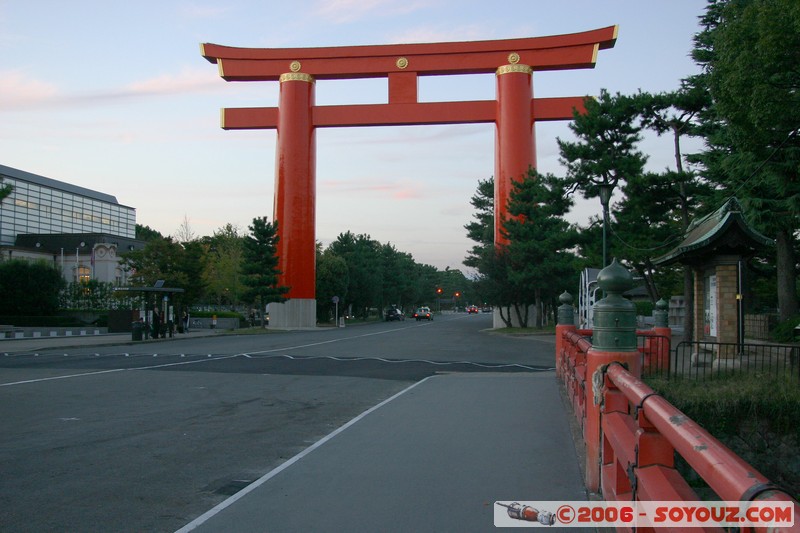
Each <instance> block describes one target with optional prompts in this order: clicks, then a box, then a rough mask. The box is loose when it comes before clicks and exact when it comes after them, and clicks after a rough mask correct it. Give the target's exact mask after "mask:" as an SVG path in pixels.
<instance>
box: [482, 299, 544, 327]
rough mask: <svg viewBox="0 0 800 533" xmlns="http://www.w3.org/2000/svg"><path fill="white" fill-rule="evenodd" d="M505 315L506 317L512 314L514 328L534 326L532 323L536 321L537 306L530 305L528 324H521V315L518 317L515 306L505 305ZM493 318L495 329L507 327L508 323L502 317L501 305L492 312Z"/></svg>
mask: <svg viewBox="0 0 800 533" xmlns="http://www.w3.org/2000/svg"><path fill="white" fill-rule="evenodd" d="M503 316H505V317H506V318H508V317H509V316H511V327H512V328H522V327H532V324H535V323H536V306H535V305H531V306H530V307H528V324H527V325H522V324H520V322H519V317H517V312H516V311H515V310H514V308H513V307H504V308H503ZM492 319H493V322H492V328H493V329H499V328H505V327H507V326H506V323H505V322H503V319H502V318H500V307H499V306H498V307H495V308H494V311H493V314H492Z"/></svg>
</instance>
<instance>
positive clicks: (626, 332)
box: [592, 258, 636, 352]
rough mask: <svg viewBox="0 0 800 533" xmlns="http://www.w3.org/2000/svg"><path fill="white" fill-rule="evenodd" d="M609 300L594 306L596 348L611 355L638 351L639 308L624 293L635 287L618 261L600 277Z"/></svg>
mask: <svg viewBox="0 0 800 533" xmlns="http://www.w3.org/2000/svg"><path fill="white" fill-rule="evenodd" d="M597 284H598V285H599V286H600V288H601V289H603V292H604V293H605V294H606V297H605V298H603V299H602V300H600V301H599V302H597V303H596V304H594V307H593V308H592V312H593V315H594V333H593V336H592V340H593V348H594V349H595V350H600V351H607V352H632V351H636V306H635V305H633V303H632V302H630V301H629V300H627V299H625V298H624V297H623V296H622V294H623V293H624V292H625V291H627V290H630V289H632V288H633V285H634V283H633V276H632V275H631V273H630V272H628V269H626V268H625V267H623V266H622V265H620V264H619V263H618V262H617V260H616V258H615V259H614V260H613V261H612V262H611V264H610V265H608V266H607V267H606V268H604V269H603V270H601V271H600V273H599V274H598V275H597Z"/></svg>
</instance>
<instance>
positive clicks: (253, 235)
mask: <svg viewBox="0 0 800 533" xmlns="http://www.w3.org/2000/svg"><path fill="white" fill-rule="evenodd" d="M248 229H249V230H250V235H247V236H245V238H244V258H243V259H244V261H243V262H242V273H243V274H244V282H245V285H246V286H247V291H246V297H247V298H248V299H249V300H250V301H253V302H258V303H259V304H260V306H264V305H266V304H268V303H270V302H284V301H286V293H287V292H288V291H289V288H288V287H285V286H279V285H278V275H279V274H280V271H279V270H278V256H277V255H276V250H277V248H276V247H277V243H278V235H277V233H276V231H277V223H275V224H272V223H270V222H269V221H267V217H263V218H254V219H253V224H252V225H251V226H248ZM259 300H260V301H259Z"/></svg>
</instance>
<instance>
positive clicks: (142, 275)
mask: <svg viewBox="0 0 800 533" xmlns="http://www.w3.org/2000/svg"><path fill="white" fill-rule="evenodd" d="M183 255H184V249H183V246H181V245H180V244H178V243H176V242H174V241H173V240H172V238H171V237H165V238H154V239H152V240H150V241H148V242H147V244H146V245H145V247H144V248H143V249H141V250H132V251H130V252H126V253H124V254H122V256H121V261H120V263H121V265H122V267H123V268H125V269H127V270H128V271H129V272H130V275H129V277H128V279H129V280H130V283H131V285H133V286H135V287H152V286H153V285H154V284H155V282H156V281H158V280H164V285H165V286H167V287H178V288H183V287H185V286H187V285H188V284H189V282H190V280H189V277H188V275H187V274H186V272H184V270H183V269H182V266H183V265H184V264H185V261H184V258H183Z"/></svg>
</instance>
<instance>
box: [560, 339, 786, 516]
mask: <svg viewBox="0 0 800 533" xmlns="http://www.w3.org/2000/svg"><path fill="white" fill-rule="evenodd" d="M590 333H591V332H587V331H585V330H583V331H579V330H576V329H575V327H574V326H568V325H559V326H558V327H557V333H556V369H557V374H558V376H559V378H560V379H561V380H562V381H563V383H564V386H565V389H566V392H567V395H568V397H569V399H570V403H571V404H572V406H573V409H574V414H575V416H576V418H577V419H578V422H579V424H580V427H581V429H582V431H583V435H584V439H585V441H586V457H587V459H586V468H587V473H586V485H587V489H589V490H590V491H596V492H599V493H600V494H602V496H603V498H604V499H605V500H606V501H623V502H635V501H675V502H681V501H684V502H691V501H699V500H701V498H699V497H698V496H697V495H696V494H695V492H694V490H693V489H692V488H691V487H690V486H689V485H688V483H687V482H686V480H685V479H684V478H683V477H682V476H681V474H680V473H679V472H678V471H677V470H676V468H675V463H674V458H675V453H677V454H679V455H680V456H681V457H682V458H683V459H684V460H685V461H686V462H687V463H688V464H689V465H690V466H691V467H692V468H693V469H694V470H695V472H697V474H698V475H699V476H700V477H702V478H703V480H704V481H705V482H706V483H707V484H708V486H709V487H710V488H711V489H712V490H713V491H714V492H715V493H716V495H717V496H718V497H719V498H720V499H721V500H724V501H752V502H767V503H778V502H782V503H788V504H789V505H791V506H793V508H794V516H795V520H796V521H795V525H794V526H793V527H789V528H785V529H780V530H775V529H773V530H772V531H794V532H800V504H798V502H797V501H796V500H795V499H793V498H792V496H791V495H790V494H788V493H787V492H785V491H783V490H781V489H780V488H778V487H776V486H774V485H772V484H771V483H770V481H769V480H768V479H767V478H766V477H765V476H763V475H762V474H761V473H759V472H758V471H757V470H756V469H755V468H753V467H752V466H751V465H749V464H748V463H746V462H745V461H744V460H742V459H741V458H740V457H738V456H737V455H736V454H734V453H733V452H732V451H731V450H730V449H728V448H727V447H726V446H725V445H724V444H722V443H721V442H720V441H719V440H717V439H716V438H714V437H713V436H712V435H711V434H709V433H708V432H707V431H706V430H705V429H703V428H702V427H701V426H699V425H698V424H697V423H696V422H694V421H693V420H691V419H690V418H689V417H687V416H686V415H685V414H684V413H682V412H681V411H680V410H678V409H677V408H676V407H674V406H673V405H671V404H670V403H669V402H668V401H667V400H665V399H664V398H663V397H661V396H659V395H658V394H657V393H656V392H655V391H654V390H653V389H651V388H650V387H648V386H647V385H646V384H645V383H643V382H642V381H641V380H640V379H639V378H638V377H637V376H636V375H635V374H634V373H631V372H629V371H628V370H627V369H626V368H625V367H624V366H623V364H621V363H620V362H619V361H614V360H610V359H613V358H614V355H615V354H609V353H606V352H600V351H599V350H595V349H594V348H593V347H592V345H591V343H590V342H589V341H588V339H587V338H586V335H587V334H590ZM640 333H641V332H640ZM650 348H651V351H650V356H651V357H652V355H653V353H655V354H656V361H660V359H658V357H659V355H658V354H660V353H661V352H660V351H659V348H658V347H657V346H651V347H650ZM652 349H654V350H655V352H654V351H652ZM616 355H619V354H616ZM623 355H624V354H623ZM639 357H645V353H644V352H643V351H642V350H641V349H640V350H637V351H636V352H633V353H632V354H631V355H630V356H628V360H627V362H625V364H627V365H628V366H635V367H639V365H638V364H631V363H632V362H635V361H636V360H637V359H638V358H639ZM598 361H599V364H598ZM645 366H646V365H645ZM640 370H641V368H636V369H635V371H640ZM716 530H719V529H716ZM754 530H755V531H761V529H758V528H756V529H754Z"/></svg>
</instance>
